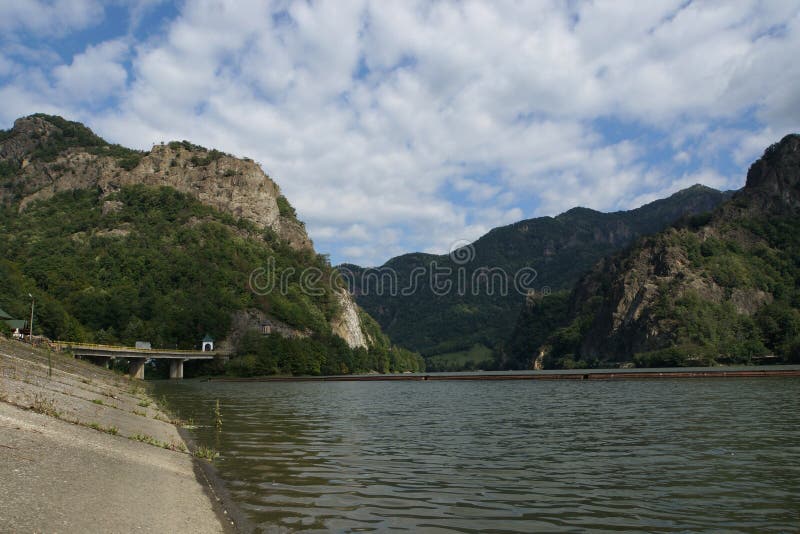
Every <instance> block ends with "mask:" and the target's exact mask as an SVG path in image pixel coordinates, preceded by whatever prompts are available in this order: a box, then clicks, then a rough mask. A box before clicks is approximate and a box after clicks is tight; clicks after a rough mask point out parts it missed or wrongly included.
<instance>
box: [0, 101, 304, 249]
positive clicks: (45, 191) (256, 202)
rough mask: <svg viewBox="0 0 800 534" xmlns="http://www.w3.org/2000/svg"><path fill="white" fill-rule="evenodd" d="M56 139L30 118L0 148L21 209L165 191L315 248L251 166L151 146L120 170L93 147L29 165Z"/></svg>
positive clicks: (54, 130)
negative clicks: (60, 197) (83, 192)
mask: <svg viewBox="0 0 800 534" xmlns="http://www.w3.org/2000/svg"><path fill="white" fill-rule="evenodd" d="M58 134H59V129H58V127H57V126H55V125H54V124H52V123H50V122H49V121H47V120H45V119H43V118H40V117H27V118H23V119H18V120H17V121H16V122H15V123H14V128H13V129H12V130H11V134H10V135H9V137H8V138H7V139H5V140H4V141H2V142H0V157H3V158H4V159H6V160H10V161H14V162H16V163H18V164H20V165H22V166H23V167H24V168H23V169H22V174H21V176H19V178H18V179H17V182H18V188H17V189H18V190H19V191H20V193H17V194H21V197H22V198H21V199H20V200H21V201H20V208H21V209H25V207H26V206H27V205H28V204H30V203H31V202H33V201H35V200H40V199H46V198H49V197H51V196H53V195H54V194H55V193H58V192H60V191H67V190H71V189H83V188H88V187H99V188H100V189H101V190H102V191H103V193H104V194H111V193H113V192H115V191H118V190H119V189H120V188H121V187H123V186H126V185H133V184H143V185H148V186H154V187H158V186H168V187H172V188H174V189H177V190H178V191H181V192H183V193H187V194H190V195H192V196H194V197H196V198H197V199H198V200H200V201H201V202H203V203H205V204H208V205H209V206H213V207H214V208H216V209H219V210H220V211H223V212H226V213H229V214H231V215H232V216H234V217H236V218H242V219H246V220H248V221H251V222H253V223H254V224H256V225H257V226H260V227H266V228H270V229H272V230H273V231H274V232H275V233H276V234H277V235H278V236H279V237H280V238H281V239H283V240H285V241H286V242H287V243H288V244H289V245H290V246H292V247H293V248H295V249H298V250H304V249H305V250H311V249H313V244H312V242H311V240H310V239H309V237H308V234H307V233H306V231H305V228H304V226H303V225H302V223H300V222H299V221H297V220H296V219H294V218H293V217H291V216H282V215H281V213H280V209H279V208H278V202H277V199H278V197H279V196H281V191H280V188H279V187H278V185H277V184H276V183H275V182H273V181H272V180H271V179H270V178H269V177H268V176H267V175H266V174H265V173H264V172H263V171H262V170H261V168H260V167H259V166H258V165H257V164H256V163H255V162H253V161H252V160H248V159H239V158H234V157H232V156H229V155H226V154H222V153H219V152H215V151H207V150H205V149H200V148H199V147H191V148H187V147H186V146H184V145H183V144H181V143H171V144H169V145H156V146H154V147H153V148H152V150H150V152H148V153H147V154H143V155H142V157H141V158H140V159H139V161H138V164H137V165H135V166H134V167H132V168H130V169H126V168H123V167H121V166H120V165H119V161H118V159H116V158H115V157H113V156H112V155H104V152H110V151H111V148H110V147H108V146H104V147H92V150H91V151H89V150H86V148H85V147H70V148H68V149H66V150H64V151H63V152H61V153H60V154H58V155H57V156H56V157H55V158H54V159H53V161H43V160H34V161H29V159H28V158H29V156H30V154H31V153H32V152H33V151H34V150H35V149H36V148H37V147H38V146H41V145H42V143H45V142H46V141H47V140H48V138H50V137H52V136H57V135H58Z"/></svg>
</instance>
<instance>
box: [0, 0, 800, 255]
mask: <svg viewBox="0 0 800 534" xmlns="http://www.w3.org/2000/svg"><path fill="white" fill-rule="evenodd" d="M798 53H800V5H798V3H797V2H794V1H788V2H781V1H772V2H770V1H765V2H756V1H726V2H714V1H704V2H687V1H685V0H680V1H675V2H670V1H661V2H640V1H622V0H620V1H613V2H582V1H574V2H545V1H541V2H513V1H493V2H488V1H486V2H472V1H468V0H464V1H436V2H429V1H424V2H413V1H410V0H408V1H406V0H403V1H400V0H398V1H390V0H382V1H370V0H336V1H331V2H317V1H299V2H293V1H290V0H276V1H274V2H266V1H261V2H251V1H247V0H239V1H236V2H234V1H230V2H219V1H210V0H209V1H194V0H187V1H184V2H178V3H170V2H162V1H159V0H141V1H138V2H137V1H130V2H122V1H119V2H97V1H94V0H53V1H44V0H31V1H24V0H14V1H0V102H2V105H1V106H0V127H2V128H8V127H10V126H11V125H12V124H13V121H14V119H16V118H18V117H20V116H23V115H28V114H30V113H35V112H47V113H57V114H60V115H63V116H65V117H67V118H70V119H73V120H80V121H82V122H84V123H86V124H87V125H89V126H90V127H91V128H92V129H94V130H95V131H96V132H97V133H99V134H100V135H102V136H103V137H105V138H106V139H108V140H110V141H113V142H118V143H121V144H124V145H127V146H132V147H136V148H145V149H146V148H149V147H150V146H151V145H152V144H154V143H158V142H160V141H166V140H171V139H189V140H191V141H193V142H195V143H198V144H202V145H205V146H213V147H216V148H219V149H221V150H224V151H226V152H231V153H234V154H236V155H240V156H248V157H252V158H253V159H255V160H256V161H258V162H259V163H261V165H262V167H263V168H264V170H265V171H266V172H267V173H268V174H269V175H270V176H271V177H272V178H273V179H274V180H275V181H277V182H278V184H279V185H280V186H281V188H282V189H283V191H284V192H285V194H286V195H287V196H288V197H289V199H290V200H291V201H292V203H293V204H295V206H296V207H297V210H298V212H299V214H300V217H301V218H302V219H303V220H305V221H306V223H307V227H308V229H309V232H310V234H311V237H312V238H313V239H314V242H315V245H316V248H317V250H318V251H320V252H326V253H330V254H331V259H332V261H333V262H335V263H338V262H343V261H349V262H353V263H360V264H363V265H377V264H380V263H382V262H383V261H385V260H386V259H388V258H389V257H391V256H394V255H397V254H402V253H405V252H411V251H427V252H437V253H442V252H447V251H448V249H449V248H450V245H451V244H452V243H456V242H458V243H462V242H463V240H474V239H476V238H477V237H479V236H480V235H482V234H483V233H485V232H486V231H488V230H489V229H491V228H492V227H495V226H498V225H502V224H507V223H511V222H514V221H516V220H519V219H523V218H529V217H535V216H541V215H555V214H558V213H560V212H563V211H565V210H567V209H569V208H570V207H573V206H577V205H580V206H586V207H591V208H595V209H599V210H604V211H609V210H618V209H628V208H632V207H636V206H638V205H641V204H643V203H645V202H648V201H651V200H654V199H656V198H660V197H663V196H666V195H668V194H670V193H672V192H674V191H677V190H679V189H682V188H684V187H687V186H690V185H692V184H694V183H703V184H706V185H709V186H712V187H716V188H720V189H730V188H738V187H741V186H742V185H743V183H744V177H745V172H746V170H747V167H748V165H749V164H750V163H751V162H752V160H753V159H755V158H756V157H758V156H759V155H760V154H761V152H763V150H764V148H766V146H768V145H769V144H771V143H773V142H775V141H778V140H779V139H780V138H781V137H783V135H785V134H787V133H789V132H797V131H800V91H798V89H797V88H798V87H800V63H799V62H798V61H797V57H798Z"/></svg>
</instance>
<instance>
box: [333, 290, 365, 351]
mask: <svg viewBox="0 0 800 534" xmlns="http://www.w3.org/2000/svg"><path fill="white" fill-rule="evenodd" d="M337 298H338V299H339V315H338V317H337V318H336V319H334V320H333V321H332V322H331V328H332V329H333V333H334V334H336V335H337V336H339V337H341V338H342V339H344V340H345V341H347V344H348V345H349V346H350V348H356V347H362V348H367V346H368V343H367V337H366V336H365V335H364V331H363V328H362V326H361V319H360V318H359V317H358V308H357V307H356V304H355V302H353V299H352V298H351V297H350V295H349V294H348V293H347V292H346V291H339V292H337Z"/></svg>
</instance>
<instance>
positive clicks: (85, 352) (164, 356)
mask: <svg viewBox="0 0 800 534" xmlns="http://www.w3.org/2000/svg"><path fill="white" fill-rule="evenodd" d="M53 345H54V346H55V347H56V348H57V349H58V350H68V351H70V352H72V355H73V356H75V357H76V358H80V359H88V360H90V361H92V362H94V363H101V364H107V363H108V362H110V361H111V360H113V359H115V358H121V359H125V360H128V363H129V365H128V373H129V374H130V375H131V377H132V378H141V379H143V378H144V364H145V362H146V361H147V360H150V359H160V360H169V361H170V366H169V377H170V378H176V379H177V378H183V362H185V361H187V360H213V359H214V358H216V357H218V356H221V357H224V356H229V354H228V353H227V352H223V351H199V350H178V349H175V350H171V349H140V348H136V347H121V346H117V345H95V344H91V343H71V342H68V341H56V342H54V343H53Z"/></svg>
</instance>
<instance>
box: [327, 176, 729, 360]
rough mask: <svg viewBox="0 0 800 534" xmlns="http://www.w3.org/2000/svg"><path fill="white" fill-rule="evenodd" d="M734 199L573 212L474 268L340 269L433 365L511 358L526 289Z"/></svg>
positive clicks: (404, 260) (475, 256)
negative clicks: (417, 274) (490, 354)
mask: <svg viewBox="0 0 800 534" xmlns="http://www.w3.org/2000/svg"><path fill="white" fill-rule="evenodd" d="M728 197H729V194H727V193H721V192H719V191H716V190H713V189H710V188H707V187H703V186H699V185H698V186H694V187H691V188H688V189H686V190H684V191H681V192H678V193H676V194H674V195H672V196H671V197H669V198H667V199H664V200H658V201H656V202H652V203H650V204H647V205H645V206H642V207H641V208H638V209H635V210H631V211H623V212H616V213H601V212H598V211H594V210H590V209H586V208H574V209H572V210H569V211H567V212H566V213H563V214H561V215H559V216H557V217H540V218H536V219H529V220H525V221H520V222H518V223H515V224H512V225H508V226H504V227H501V228H495V229H494V230H492V231H490V232H489V233H488V234H486V235H484V236H483V237H481V238H480V239H478V240H477V241H476V242H475V243H473V244H472V245H471V246H470V247H468V248H465V249H463V250H461V251H458V252H457V253H456V254H454V256H456V255H457V254H461V253H464V254H465V255H466V256H465V257H468V258H470V259H471V261H468V262H466V263H461V262H460V261H458V260H459V258H458V257H455V260H454V258H451V257H450V256H447V255H444V256H435V255H430V254H419V253H417V254H407V255H404V256H399V257H396V258H393V259H391V260H389V261H388V262H386V263H385V264H384V265H383V266H381V267H379V268H377V269H364V268H362V267H358V266H354V265H343V266H341V267H340V269H341V270H342V271H343V272H346V273H348V275H349V276H348V279H349V280H350V281H351V285H352V287H353V289H354V292H355V298H356V301H357V302H358V304H359V305H360V306H361V307H363V308H364V309H365V310H366V311H367V312H368V313H370V314H371V315H372V316H373V317H374V318H375V319H376V320H377V321H378V323H380V326H381V328H383V331H384V332H386V333H387V335H388V336H389V337H390V338H391V339H392V341H393V342H395V343H397V344H399V345H401V346H404V347H407V348H409V349H412V350H416V351H419V352H421V353H422V354H423V355H425V356H426V357H432V356H436V355H444V354H448V353H456V354H460V352H462V351H469V350H470V349H471V348H472V347H474V346H484V347H488V348H490V349H497V350H499V351H501V352H503V351H504V349H503V346H504V345H505V343H506V341H507V340H508V339H509V336H510V335H511V334H512V331H513V328H514V324H515V322H516V320H517V317H518V315H519V313H520V310H521V309H523V305H524V302H525V299H526V297H527V296H528V295H527V291H526V289H531V290H532V291H533V293H534V294H538V295H540V296H541V295H542V294H555V293H559V292H561V291H566V290H569V289H571V288H572V286H573V285H574V284H575V282H576V281H577V280H578V279H579V278H580V276H581V275H583V274H584V273H586V272H587V271H588V270H589V269H590V268H591V267H592V265H594V264H595V263H596V262H597V261H598V260H600V259H601V258H603V257H604V256H607V255H609V254H611V253H613V252H615V251H618V250H620V249H622V248H623V247H625V246H627V245H629V244H630V243H632V242H633V241H634V240H635V239H636V238H637V237H639V236H641V235H646V234H649V233H653V232H657V231H659V230H662V229H664V228H665V227H667V226H669V225H670V224H672V223H673V222H675V221H676V220H678V219H679V218H681V217H685V216H690V215H694V214H698V213H704V212H707V211H710V210H712V209H714V208H715V207H716V206H717V205H719V204H720V203H721V202H722V201H724V200H725V199H726V198H728ZM432 263H435V266H436V268H437V269H450V270H451V273H452V275H450V276H447V277H444V281H443V283H449V284H450V287H451V288H452V289H451V290H450V291H446V292H437V291H434V290H433V289H431V284H430V279H429V277H427V276H428V274H430V273H431V272H433V270H434V269H433V268H432V267H431V265H432ZM487 268H488V269H489V270H490V271H489V272H492V271H494V272H502V273H504V279H505V285H506V287H507V291H506V293H505V294H503V292H502V291H501V284H500V282H499V281H498V280H497V279H493V281H492V283H491V284H490V283H487V282H486V279H480V278H479V275H480V273H481V272H482V271H485V270H486V269H487ZM415 269H416V270H421V272H424V273H426V275H425V277H422V278H420V279H419V281H418V283H417V284H416V285H415V289H414V290H413V291H410V292H408V294H402V293H401V291H400V290H401V289H402V288H408V287H411V286H412V285H414V284H412V273H414V271H415ZM498 269H499V270H500V271H498ZM531 269H532V270H533V271H528V273H529V274H530V273H531V272H535V274H534V276H535V278H533V277H530V278H533V279H532V280H530V279H529V280H527V281H526V282H527V285H526V286H525V287H522V288H517V287H516V286H515V283H514V277H515V275H516V273H519V272H521V271H522V270H531ZM389 273H396V280H395V282H396V288H395V289H396V291H392V290H391V288H390V287H389V286H388V285H387V284H388V280H389V278H386V275H388V274H389ZM459 277H461V279H463V280H465V281H466V282H467V283H466V285H465V289H466V291H462V292H459V291H458V288H459V287H460V286H459V280H460V278H459ZM473 280H477V282H476V283H473V282H472V281H473ZM520 280H522V279H520ZM379 284H382V285H379ZM462 285H463V284H462ZM520 285H522V284H520ZM473 288H474V289H475V291H474V292H473ZM518 289H522V291H520V290H518ZM553 298H555V297H553ZM445 359H446V358H445ZM459 359H463V358H462V357H461V356H458V357H457V358H456V360H459ZM442 360H443V358H436V359H435V360H429V361H430V362H431V363H432V364H433V367H435V368H438V367H440V365H439V364H443V365H444V367H445V368H450V367H452V365H450V364H449V363H444V362H442ZM434 362H435V363H434ZM473 363H474V364H476V365H477V364H479V363H480V362H478V361H474V362H473ZM497 365H500V366H501V367H504V368H505V367H511V368H515V367H518V366H519V365H520V364H518V362H517V361H516V360H514V359H513V358H511V359H509V358H504V357H502V356H501V357H500V359H499V360H498V362H497Z"/></svg>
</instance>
